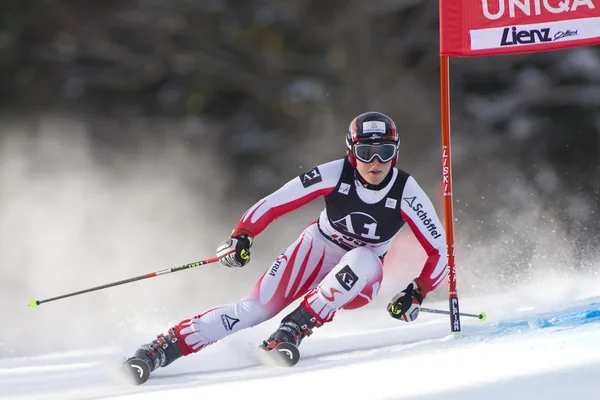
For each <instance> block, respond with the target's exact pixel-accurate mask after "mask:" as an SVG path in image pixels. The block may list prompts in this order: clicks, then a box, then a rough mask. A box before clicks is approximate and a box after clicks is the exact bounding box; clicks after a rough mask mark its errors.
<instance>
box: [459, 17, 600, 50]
mask: <svg viewBox="0 0 600 400" xmlns="http://www.w3.org/2000/svg"><path fill="white" fill-rule="evenodd" d="M469 33H470V36H471V50H485V49H501V48H504V47H514V46H527V45H536V44H538V45H539V44H547V45H551V44H552V43H554V42H566V41H572V40H584V39H593V38H598V37H600V17H597V18H581V19H570V20H566V21H556V22H544V23H541V24H529V25H510V26H501V27H498V28H487V29H475V30H471V31H470V32H469Z"/></svg>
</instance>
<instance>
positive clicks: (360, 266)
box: [342, 247, 383, 310]
mask: <svg viewBox="0 0 600 400" xmlns="http://www.w3.org/2000/svg"><path fill="white" fill-rule="evenodd" d="M344 259H346V260H345V261H344ZM342 262H343V263H345V264H346V265H348V266H349V267H350V268H351V270H352V271H353V272H354V273H355V274H356V276H357V277H358V282H357V284H360V286H361V287H362V288H361V291H360V292H359V293H358V294H357V295H356V297H354V298H353V299H352V300H351V301H349V302H348V303H347V304H345V305H344V306H343V307H342V308H343V309H344V310H353V309H356V308H360V307H363V306H365V305H367V304H368V303H370V302H371V301H372V300H373V299H374V298H375V296H377V292H378V291H379V287H380V286H381V281H382V279H383V264H382V263H381V260H380V259H379V257H377V255H376V254H375V253H374V252H373V251H371V250H369V249H367V248H364V247H359V248H356V249H353V250H351V251H349V252H348V253H347V254H346V255H345V256H344V258H342ZM342 271H343V268H342ZM361 281H362V282H361Z"/></svg>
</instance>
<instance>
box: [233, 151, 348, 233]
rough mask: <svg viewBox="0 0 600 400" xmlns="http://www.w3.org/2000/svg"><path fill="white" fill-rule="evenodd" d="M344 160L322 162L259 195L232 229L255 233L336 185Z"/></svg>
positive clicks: (327, 192) (239, 231)
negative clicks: (276, 187) (268, 192)
mask: <svg viewBox="0 0 600 400" xmlns="http://www.w3.org/2000/svg"><path fill="white" fill-rule="evenodd" d="M343 166H344V160H343V159H340V160H335V161H331V162H328V163H326V164H321V165H319V166H317V167H315V168H313V169H311V170H310V171H308V172H305V173H303V174H300V176H298V177H296V178H294V179H292V180H291V181H289V182H288V183H286V184H285V185H283V186H282V187H281V188H280V189H278V190H277V191H275V192H273V193H271V194H270V195H268V196H267V197H264V198H262V199H261V200H259V201H258V202H257V203H256V204H254V205H253V206H252V207H250V208H249V209H248V211H246V212H245V213H244V215H243V216H242V218H241V219H240V221H239V223H238V225H237V226H236V227H235V229H234V230H233V232H232V234H231V235H232V236H239V235H243V234H246V235H248V236H250V237H255V236H256V235H258V234H260V233H261V232H262V231H263V230H265V228H266V227H267V226H268V225H269V224H270V223H271V222H273V221H275V220H276V219H277V218H279V217H281V216H282V215H284V214H287V213H289V212H291V211H294V210H296V209H298V208H300V207H302V206H304V205H306V204H308V203H310V202H311V201H313V200H314V199H316V198H317V197H320V196H327V195H328V194H329V193H331V191H332V190H333V189H334V188H335V186H336V185H337V183H338V180H339V178H340V175H341V174H342V168H343Z"/></svg>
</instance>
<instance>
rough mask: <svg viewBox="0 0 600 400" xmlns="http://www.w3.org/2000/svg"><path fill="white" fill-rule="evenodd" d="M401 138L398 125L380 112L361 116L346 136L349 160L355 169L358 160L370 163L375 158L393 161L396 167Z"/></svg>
mask: <svg viewBox="0 0 600 400" xmlns="http://www.w3.org/2000/svg"><path fill="white" fill-rule="evenodd" d="M399 148H400V137H399V136H398V131H397V130H396V124H395V123H394V121H392V119H391V118H390V117H388V116H387V115H385V114H382V113H380V112H374V111H372V112H366V113H364V114H360V115H359V116H358V117H356V118H354V119H353V120H352V122H350V126H349V127H348V133H347V134H346V150H347V153H346V154H347V155H348V159H349V160H350V163H351V164H352V166H353V167H354V168H356V160H357V159H358V160H360V161H362V162H365V163H370V162H372V161H373V159H374V158H375V157H377V158H378V159H379V161H380V162H382V163H384V162H388V161H390V160H391V161H392V167H393V166H395V165H396V160H397V158H398V150H399Z"/></svg>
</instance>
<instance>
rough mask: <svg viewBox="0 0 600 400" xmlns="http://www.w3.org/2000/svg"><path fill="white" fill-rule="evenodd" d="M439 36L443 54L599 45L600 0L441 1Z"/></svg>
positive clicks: (525, 51) (500, 52) (455, 54)
mask: <svg viewBox="0 0 600 400" xmlns="http://www.w3.org/2000/svg"><path fill="white" fill-rule="evenodd" d="M440 39H441V40H440V54H441V55H446V56H484V55H494V54H515V53H527V52H534V51H547V50H558V49H564V48H567V47H576V46H590V45H595V44H600V0H440Z"/></svg>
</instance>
